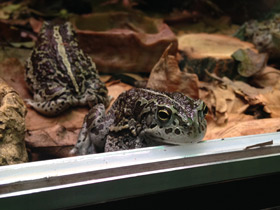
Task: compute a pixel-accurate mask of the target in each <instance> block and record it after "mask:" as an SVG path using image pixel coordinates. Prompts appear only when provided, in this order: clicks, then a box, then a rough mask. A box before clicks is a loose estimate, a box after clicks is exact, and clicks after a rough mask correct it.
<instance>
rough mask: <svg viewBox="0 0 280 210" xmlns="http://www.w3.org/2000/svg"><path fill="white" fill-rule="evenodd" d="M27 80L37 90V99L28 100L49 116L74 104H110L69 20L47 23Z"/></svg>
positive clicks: (27, 68) (32, 89)
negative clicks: (60, 22)
mask: <svg viewBox="0 0 280 210" xmlns="http://www.w3.org/2000/svg"><path fill="white" fill-rule="evenodd" d="M25 81H26V83H27V85H28V87H29V89H30V90H31V91H32V92H33V100H31V99H27V100H26V103H27V104H28V105H30V106H31V107H33V108H34V109H35V110H36V111H38V112H39V113H41V114H44V115H47V116H55V115H57V114H59V113H61V112H63V111H64V110H66V109H68V108H69V107H71V106H77V105H82V106H84V105H89V106H90V107H92V106H93V105H96V104H98V103H103V104H104V105H105V106H108V104H109V100H108V95H107V89H106V86H105V85H104V83H103V82H101V81H100V79H99V75H98V71H97V70H96V67H95V64H94V63H93V61H92V60H91V58H90V57H89V56H88V55H86V54H85V53H84V52H83V51H82V50H81V49H80V48H79V46H78V41H77V39H76V34H75V31H74V30H73V27H72V25H71V24H70V23H69V22H66V23H64V24H54V23H51V22H44V24H43V26H42V29H41V31H40V33H39V36H38V41H37V43H36V46H35V48H34V50H33V51H32V53H31V56H30V58H29V59H28V60H27V64H26V72H25Z"/></svg>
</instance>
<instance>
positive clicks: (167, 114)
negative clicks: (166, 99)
mask: <svg viewBox="0 0 280 210" xmlns="http://www.w3.org/2000/svg"><path fill="white" fill-rule="evenodd" d="M171 113H172V112H171V110H169V109H166V108H162V109H159V110H158V112H157V116H158V119H159V120H160V121H161V122H168V121H169V120H170V118H171Z"/></svg>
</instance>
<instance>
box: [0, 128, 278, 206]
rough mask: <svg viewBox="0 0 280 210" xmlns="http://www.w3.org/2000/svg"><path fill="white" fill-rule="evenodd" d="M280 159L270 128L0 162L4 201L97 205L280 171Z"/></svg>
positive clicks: (0, 203) (0, 193) (1, 199)
mask: <svg viewBox="0 0 280 210" xmlns="http://www.w3.org/2000/svg"><path fill="white" fill-rule="evenodd" d="M252 145H253V146H252ZM279 161H280V133H269V134H260V135H251V136H241V137H235V138H227V139H219V140H208V141H204V142H201V143H197V144H187V145H184V146H157V147H149V148H142V149H135V150H127V151H118V152H110V153H102V154H94V155H86V156H78V157H71V158H61V159H55V160H47V161H38V162H32V163H24V164H18V165H11V166H2V167H0V206H1V208H3V209H19V208H20V209H22V208H23V207H24V208H26V209H53V208H68V207H74V206H80V205H87V204H96V203H100V202H106V201H111V200H117V199H122V198H127V197H132V196H140V195H145V194H149V193H156V192H160V191H164V190H170V189H178V188H182V187H189V186H196V185H201V184H209V183H213V182H221V181H225V180H232V179H239V178H246V177H251V176H257V175H264V174H269V173H275V172H280V164H279Z"/></svg>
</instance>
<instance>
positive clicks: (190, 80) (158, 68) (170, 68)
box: [147, 45, 199, 98]
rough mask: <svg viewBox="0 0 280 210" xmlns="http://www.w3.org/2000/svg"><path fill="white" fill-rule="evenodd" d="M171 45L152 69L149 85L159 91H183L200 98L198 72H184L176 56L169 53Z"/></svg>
mask: <svg viewBox="0 0 280 210" xmlns="http://www.w3.org/2000/svg"><path fill="white" fill-rule="evenodd" d="M170 47H171V45H169V47H168V48H167V49H166V50H165V51H164V53H163V55H162V56H161V58H160V59H159V61H158V62H157V64H156V65H155V66H154V68H153V69H152V72H151V74H150V77H149V80H148V83H147V87H148V88H152V89H155V90H159V91H167V92H182V93H184V94H185V95H187V96H190V97H192V98H198V97H199V94H198V85H199V81H198V77H197V75H196V74H190V73H187V72H182V71H180V69H179V66H178V62H177V60H176V58H175V57H174V56H172V55H168V52H169V49H170Z"/></svg>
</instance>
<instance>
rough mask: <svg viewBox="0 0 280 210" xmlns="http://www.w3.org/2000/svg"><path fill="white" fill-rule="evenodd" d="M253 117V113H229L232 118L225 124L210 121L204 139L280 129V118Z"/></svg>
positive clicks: (254, 133)
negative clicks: (219, 124)
mask: <svg viewBox="0 0 280 210" xmlns="http://www.w3.org/2000/svg"><path fill="white" fill-rule="evenodd" d="M253 118H254V117H253V116H251V115H244V114H229V119H230V120H229V122H228V123H227V124H226V125H224V126H218V125H217V124H216V123H214V122H210V123H208V127H207V133H206V135H205V137H204V140H208V139H217V138H219V139H220V138H228V137H236V136H245V135H256V134H262V133H271V132H277V131H278V130H279V129H280V118H267V119H253Z"/></svg>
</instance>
